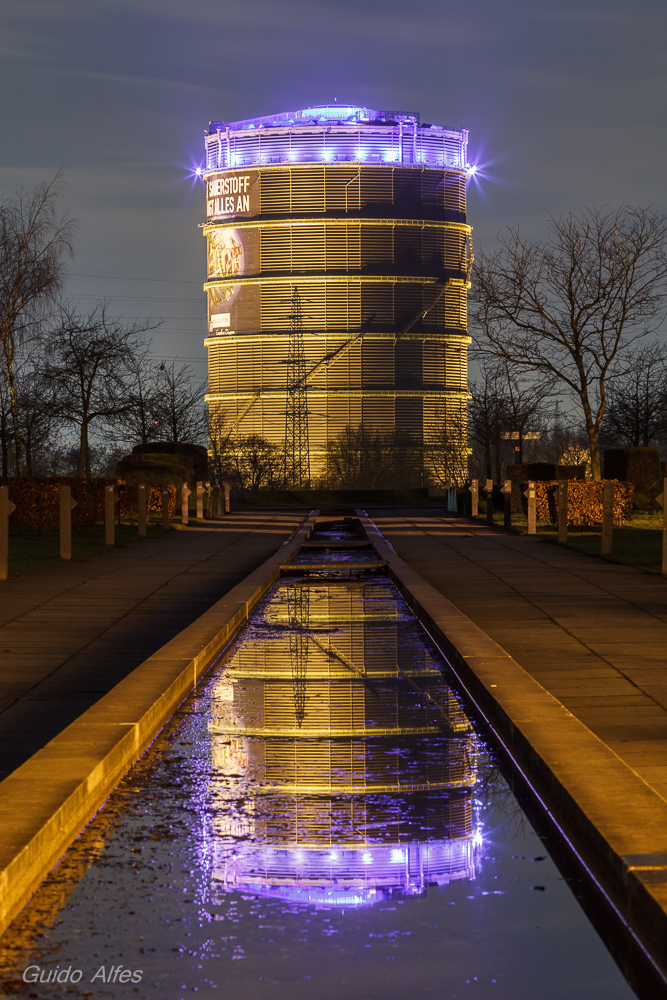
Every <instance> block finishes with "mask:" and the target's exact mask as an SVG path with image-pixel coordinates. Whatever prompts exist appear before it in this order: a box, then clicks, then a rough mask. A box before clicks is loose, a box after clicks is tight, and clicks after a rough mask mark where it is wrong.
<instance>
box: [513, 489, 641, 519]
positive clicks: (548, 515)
mask: <svg viewBox="0 0 667 1000" xmlns="http://www.w3.org/2000/svg"><path fill="white" fill-rule="evenodd" d="M605 481H606V482H612V483H613V484H614V524H622V523H623V522H624V521H631V520H632V493H633V485H632V483H625V482H621V481H620V480H618V479H611V480H603V481H591V480H589V481H588V482H578V481H576V480H575V481H573V480H569V481H568V492H567V521H568V524H572V525H575V524H583V525H593V524H602V489H603V486H604V482H605ZM527 486H528V484H527V483H522V493H523V490H525V489H526V488H527ZM523 508H524V513H526V512H527V509H528V501H527V499H526V497H525V496H524V497H523ZM535 516H536V518H537V520H538V521H546V522H548V523H550V524H557V523H558V482H557V481H553V482H543V483H539V482H537V483H535Z"/></svg>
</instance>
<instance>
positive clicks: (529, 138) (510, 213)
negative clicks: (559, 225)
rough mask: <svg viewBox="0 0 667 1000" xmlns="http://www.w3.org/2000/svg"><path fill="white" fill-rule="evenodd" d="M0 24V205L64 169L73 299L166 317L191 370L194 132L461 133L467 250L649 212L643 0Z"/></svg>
mask: <svg viewBox="0 0 667 1000" xmlns="http://www.w3.org/2000/svg"><path fill="white" fill-rule="evenodd" d="M8 8H10V9H8ZM2 22H3V23H2V31H1V32H0V82H1V86H2V93H3V100H2V102H0V124H1V128H2V136H3V142H2V146H1V147H0V194H2V195H6V194H9V193H11V191H12V190H13V189H14V188H15V187H16V186H17V184H20V183H26V184H28V185H30V184H33V183H35V182H36V181H37V180H40V179H46V178H49V177H51V176H53V174H54V173H55V171H56V169H57V168H58V167H61V166H62V167H64V170H65V176H66V180H67V190H66V197H67V201H68V204H69V206H70V208H71V211H72V213H73V214H74V215H76V216H77V217H78V219H79V236H78V241H77V261H76V262H75V265H74V266H73V268H72V270H73V272H75V273H85V274H99V275H101V276H104V277H103V278H101V279H100V281H99V282H98V283H97V286H95V282H94V280H93V279H85V280H84V279H78V278H73V279H72V291H73V293H74V294H86V295H88V294H95V293H96V294H99V295H107V296H109V297H110V298H111V299H112V302H113V303H114V304H115V303H117V304H118V311H120V310H121V308H123V310H124V311H126V312H129V311H132V312H133V313H136V312H138V311H139V312H142V311H145V312H146V313H148V312H151V313H153V314H155V313H156V312H157V313H161V314H163V315H165V316H167V317H169V316H171V317H172V319H170V320H169V321H168V322H167V323H166V324H165V327H164V329H163V331H162V332H161V333H160V334H159V338H160V342H159V343H158V344H157V347H158V349H160V348H162V349H163V350H164V352H165V353H167V352H169V353H170V354H172V355H174V354H177V353H180V354H182V355H183V356H187V357H200V358H202V359H203V357H204V349H203V346H202V339H203V336H204V326H205V323H204V315H205V303H204V297H203V295H202V294H200V293H199V292H198V287H200V283H201V281H202V279H203V272H204V242H203V239H202V237H201V234H200V231H199V229H198V223H199V222H200V221H201V219H202V216H203V195H202V193H201V190H197V189H196V188H193V186H192V182H191V179H190V178H189V177H188V176H187V170H188V165H189V164H192V163H195V162H196V161H197V160H198V159H200V158H201V156H202V133H203V130H204V128H205V127H206V125H207V123H208V121H209V120H210V119H216V120H217V119H224V120H227V121H233V120H235V119H238V118H244V117H250V116H253V115H259V114H267V113H271V112H276V111H281V110H288V109H296V108H299V107H305V106H308V105H312V104H319V103H324V102H327V101H330V100H332V99H333V98H334V97H337V98H338V100H339V102H341V103H343V102H350V103H360V104H365V105H368V106H371V107H380V108H389V109H391V108H396V109H403V110H415V111H419V112H421V114H422V117H423V118H424V119H425V120H427V121H436V122H440V123H442V124H450V125H453V126H460V125H465V126H467V127H468V128H469V129H470V140H471V142H470V147H471V155H473V156H474V155H475V153H476V152H477V153H478V154H479V158H480V159H481V160H482V161H483V162H489V163H490V165H489V166H488V169H487V171H486V173H487V174H488V176H487V178H486V179H485V180H482V182H481V185H482V186H481V188H480V189H473V190H471V197H470V205H469V207H470V221H471V222H472V224H473V225H474V227H475V236H476V243H477V246H478V247H479V246H485V245H487V246H490V245H491V243H492V241H493V240H494V239H495V234H496V232H497V230H498V229H499V228H500V227H501V226H503V225H505V224H509V223H515V222H521V223H522V225H524V226H525V227H528V229H529V230H530V231H532V232H535V233H539V231H540V230H541V228H542V227H543V224H544V220H545V218H546V215H547V213H548V212H551V213H554V214H558V213H560V212H565V211H569V210H570V209H572V208H577V207H578V206H579V205H582V204H591V203H592V202H596V203H598V204H602V203H605V202H611V203H614V204H617V203H619V202H627V203H641V204H644V205H646V204H652V205H654V206H655V207H656V208H658V209H660V210H665V209H666V208H667V205H666V198H665V186H664V162H665V154H666V153H667V135H666V133H667V127H666V125H665V116H664V100H665V95H664V79H665V50H664V44H663V40H664V37H665V28H666V27H667V24H666V22H667V12H666V10H665V6H664V3H663V2H662V0H661V2H657V0H655V2H654V0H647V2H642V3H641V4H637V3H633V2H626V0H583V2H574V0H563V2H560V3H555V2H548V0H546V2H544V3H538V2H536V0H504V2H503V3H498V0H471V2H470V3H468V4H467V5H462V4H460V3H454V2H452V0H413V2H411V3H407V2H405V0H281V2H280V3H276V2H275V0H187V2H186V0H96V2H95V3H90V2H84V0H59V2H58V3H53V2H52V0H23V3H22V4H21V5H18V4H16V5H5V8H4V10H3V13H2ZM478 191H479V193H478ZM128 278H132V279H133V280H132V281H131V282H130V281H127V280H125V279H128ZM137 278H140V279H142V281H139V282H138V281H136V279H137ZM112 279H114V280H112ZM165 279H168V280H170V281H172V282H174V286H173V289H174V290H175V291H174V293H173V294H172V293H171V292H170V294H169V295H167V294H166V292H165V288H169V287H170V286H169V285H165V284H164V281H165ZM176 282H192V284H191V285H185V284H176ZM130 292H133V293H134V294H133V295H131V294H130ZM179 296H180V297H181V298H182V300H183V301H182V302H180V303H179V302H178V301H173V302H172V301H168V300H170V299H174V300H178V298H179ZM130 304H131V305H133V306H134V307H135V308H133V309H132V310H129V309H127V308H126V307H127V306H128V305H130ZM188 316H190V317H192V321H191V322H190V321H185V320H182V319H180V317H188Z"/></svg>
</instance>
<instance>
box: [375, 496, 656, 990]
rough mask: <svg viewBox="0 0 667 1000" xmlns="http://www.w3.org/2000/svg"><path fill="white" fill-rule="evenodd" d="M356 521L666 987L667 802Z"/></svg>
mask: <svg viewBox="0 0 667 1000" xmlns="http://www.w3.org/2000/svg"><path fill="white" fill-rule="evenodd" d="M358 514H359V516H360V520H361V522H362V524H363V527H364V529H365V531H366V534H367V536H368V538H369V539H370V540H371V542H372V543H373V546H374V548H375V550H376V551H377V553H378V555H379V556H380V557H381V558H382V559H383V560H385V562H386V563H387V567H388V570H389V573H390V576H391V578H392V579H393V580H394V582H395V583H396V584H397V586H398V587H399V589H400V590H401V592H402V593H403V595H404V596H405V598H406V600H407V601H408V603H409V604H410V606H411V607H412V609H413V610H414V611H415V613H416V614H417V615H418V616H419V618H420V619H421V621H422V622H423V624H424V625H425V627H426V628H427V630H428V631H429V632H430V633H431V635H432V637H433V639H434V640H435V641H436V643H437V644H438V646H439V647H440V648H441V649H442V651H443V653H444V654H445V655H446V657H447V659H448V660H449V662H450V665H451V667H452V669H453V670H454V673H455V674H456V675H457V676H458V677H459V678H460V680H461V682H462V684H463V687H464V689H465V690H466V691H467V692H468V694H469V695H470V696H471V698H472V700H473V701H474V703H475V704H476V705H477V706H478V708H479V709H480V710H481V712H482V714H483V715H484V716H485V718H486V719H487V721H488V722H489V724H490V725H491V727H492V728H493V729H494V730H495V731H496V732H497V734H498V736H499V738H500V739H501V741H502V743H503V744H504V746H505V747H506V749H507V751H508V752H509V754H510V756H511V757H512V758H513V759H514V760H515V761H516V763H517V765H518V767H519V768H520V769H521V770H522V771H523V772H524V775H525V777H526V778H527V780H528V782H529V783H530V784H532V785H533V786H535V788H536V789H539V794H540V797H541V799H542V801H543V802H544V804H545V805H546V807H547V809H548V811H549V813H550V814H551V816H552V818H553V819H554V821H555V822H556V823H557V825H558V826H559V827H560V828H561V830H562V832H563V833H564V834H565V836H566V837H567V839H568V840H569V841H570V843H571V845H572V846H573V847H574V849H575V851H576V852H577V853H578V854H579V856H580V858H581V860H582V861H583V863H584V864H585V866H586V867H587V868H588V869H589V871H590V872H591V874H592V875H593V877H594V879H595V880H596V882H597V883H598V885H599V886H600V887H601V888H602V890H603V892H604V893H605V894H606V895H607V897H608V899H609V900H610V902H611V904H612V906H613V907H614V908H615V909H616V910H617V911H618V913H619V914H620V915H621V917H622V918H623V920H624V921H625V922H626V923H627V924H628V926H629V928H630V929H631V932H632V933H633V934H634V936H635V938H636V939H637V941H638V944H639V946H640V947H641V948H642V949H643V950H644V951H645V953H646V955H647V958H648V960H649V962H650V963H651V964H652V965H653V966H654V967H655V969H656V973H657V975H658V977H659V980H660V982H661V983H662V984H663V985H664V984H666V983H667V802H665V800H664V799H663V798H662V797H661V796H660V795H658V794H657V793H656V792H655V791H653V790H652V789H651V788H650V787H649V786H648V785H647V784H646V782H644V781H643V779H642V778H641V777H640V776H639V775H637V774H636V773H635V772H634V771H633V770H632V769H631V768H630V767H629V766H628V765H627V764H625V762H624V761H622V760H621V759H620V758H619V757H618V756H617V755H616V754H615V753H614V752H613V751H612V750H611V749H609V747H607V746H606V744H604V743H603V742H602V741H601V740H600V739H598V737H597V736H595V734H594V733H592V732H591V730H590V729H588V728H587V727H586V726H585V725H584V724H583V723H581V722H580V721H579V720H578V719H576V718H575V716H574V715H572V713H571V712H569V711H568V710H567V709H566V708H565V707H564V706H563V705H562V704H561V703H560V702H559V701H558V700H557V699H556V698H554V697H553V695H551V694H550V693H549V692H548V691H547V690H546V689H545V688H543V687H542V686H541V685H540V684H539V683H538V682H537V681H536V680H535V679H534V678H533V677H531V676H530V675H529V674H528V673H527V672H526V671H525V670H524V669H523V667H521V666H520V665H519V664H518V663H517V662H516V661H515V660H514V659H513V658H512V657H511V656H510V655H509V654H508V653H507V652H505V650H504V649H502V647H501V646H499V645H498V644H497V643H496V642H495V641H494V640H493V639H491V638H490V637H489V636H488V635H487V634H486V633H485V632H483V631H482V630H481V629H480V628H479V627H478V626H476V625H475V624H474V623H473V622H472V621H471V620H470V619H469V618H468V617H467V616H466V615H465V614H464V613H463V612H462V611H460V610H459V609H458V608H457V607H456V606H455V605H454V604H452V603H451V601H449V600H448V599H447V598H445V597H443V595H442V594H440V593H439V592H438V591H437V590H436V589H435V588H434V587H432V586H431V584H429V583H427V582H426V580H424V578H423V577H422V576H420V575H419V574H418V573H417V572H415V571H414V570H413V569H411V567H410V566H409V565H408V564H407V563H406V562H405V561H404V560H403V559H401V557H400V556H399V555H398V554H397V553H396V550H395V549H394V548H393V546H392V545H391V543H390V542H389V541H388V540H387V539H386V538H385V537H384V535H383V534H382V533H381V531H380V530H379V529H378V528H377V526H376V525H375V524H374V523H373V522H372V521H371V520H370V519H369V518H368V517H366V516H364V512H363V511H359V512H358ZM617 957H618V956H617ZM624 971H626V970H624ZM628 975H629V972H628Z"/></svg>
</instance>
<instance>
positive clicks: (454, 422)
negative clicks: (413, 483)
mask: <svg viewBox="0 0 667 1000" xmlns="http://www.w3.org/2000/svg"><path fill="white" fill-rule="evenodd" d="M424 465H425V467H426V470H427V472H428V474H429V477H430V479H431V480H432V482H433V483H434V484H435V485H437V486H440V487H443V488H444V487H449V486H453V485H456V486H461V485H462V484H463V482H464V481H465V479H466V474H467V466H468V433H467V419H466V410H465V406H464V405H459V406H457V407H452V406H449V407H447V406H446V405H443V406H442V407H441V408H440V411H439V412H438V413H436V416H435V420H434V423H433V426H432V427H431V428H430V429H429V431H428V433H427V434H426V436H425V441H424Z"/></svg>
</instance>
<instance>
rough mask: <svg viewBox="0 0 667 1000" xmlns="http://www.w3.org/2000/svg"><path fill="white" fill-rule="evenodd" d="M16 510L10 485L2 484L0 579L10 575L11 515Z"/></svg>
mask: <svg viewBox="0 0 667 1000" xmlns="http://www.w3.org/2000/svg"><path fill="white" fill-rule="evenodd" d="M15 510H16V507H15V506H14V504H13V503H12V502H11V500H10V499H9V487H8V486H0V580H6V579H7V578H8V577H9V515H10V514H11V513H12V511H15Z"/></svg>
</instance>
